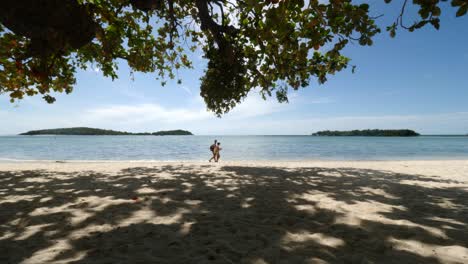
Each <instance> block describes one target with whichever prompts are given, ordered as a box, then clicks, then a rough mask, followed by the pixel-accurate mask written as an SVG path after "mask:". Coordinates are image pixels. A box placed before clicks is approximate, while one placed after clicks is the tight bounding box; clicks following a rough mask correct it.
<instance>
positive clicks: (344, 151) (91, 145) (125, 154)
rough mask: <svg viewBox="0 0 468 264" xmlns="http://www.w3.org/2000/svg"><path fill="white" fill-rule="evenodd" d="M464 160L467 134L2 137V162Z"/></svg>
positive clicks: (0, 157) (467, 157) (467, 152)
mask: <svg viewBox="0 0 468 264" xmlns="http://www.w3.org/2000/svg"><path fill="white" fill-rule="evenodd" d="M214 139H218V140H219V141H220V142H221V147H222V151H221V159H223V160H406V159H468V137H463V136H460V137H455V136H447V137H443V136H420V137H312V136H0V161H9V160H110V161H112V160H163V161H173V160H197V161H199V160H202V161H204V160H208V159H209V158H210V154H211V153H210V151H209V146H210V145H211V144H212V142H213V140H214Z"/></svg>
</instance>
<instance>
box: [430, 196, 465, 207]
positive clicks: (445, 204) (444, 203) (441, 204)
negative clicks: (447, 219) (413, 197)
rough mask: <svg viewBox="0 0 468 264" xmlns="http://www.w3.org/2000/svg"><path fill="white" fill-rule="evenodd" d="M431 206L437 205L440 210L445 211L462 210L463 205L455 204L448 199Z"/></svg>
mask: <svg viewBox="0 0 468 264" xmlns="http://www.w3.org/2000/svg"><path fill="white" fill-rule="evenodd" d="M432 204H433V205H437V206H439V207H441V208H445V209H463V208H464V207H465V205H462V204H456V203H454V202H452V201H451V199H448V198H442V199H441V201H440V202H438V203H432Z"/></svg>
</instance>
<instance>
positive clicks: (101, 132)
mask: <svg viewBox="0 0 468 264" xmlns="http://www.w3.org/2000/svg"><path fill="white" fill-rule="evenodd" d="M20 135H23V136H37V135H69V136H72V135H73V136H191V135H193V134H192V133H191V132H190V131H187V130H181V129H178V130H166V131H158V132H154V133H148V132H144V133H131V132H121V131H115V130H106V129H99V128H90V127H71V128H56V129H42V130H32V131H28V132H26V133H21V134H20Z"/></svg>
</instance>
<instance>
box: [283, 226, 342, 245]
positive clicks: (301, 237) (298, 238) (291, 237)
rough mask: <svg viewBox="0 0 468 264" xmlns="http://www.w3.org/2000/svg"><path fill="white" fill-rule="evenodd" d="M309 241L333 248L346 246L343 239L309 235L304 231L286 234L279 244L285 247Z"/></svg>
mask: <svg viewBox="0 0 468 264" xmlns="http://www.w3.org/2000/svg"><path fill="white" fill-rule="evenodd" d="M310 241H313V242H315V243H317V244H320V245H323V246H327V247H333V248H337V247H341V246H344V245H345V244H346V242H345V241H344V240H343V239H340V238H336V237H332V236H329V235H325V234H323V233H309V232H308V231H306V230H304V231H302V232H300V233H291V232H287V233H286V234H285V235H284V236H283V238H282V239H281V243H282V244H283V245H285V246H289V245H291V244H296V243H306V242H310Z"/></svg>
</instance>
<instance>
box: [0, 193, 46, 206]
mask: <svg viewBox="0 0 468 264" xmlns="http://www.w3.org/2000/svg"><path fill="white" fill-rule="evenodd" d="M39 197H41V196H40V195H32V194H30V195H26V194H25V195H7V196H4V197H2V200H3V201H0V204H3V203H11V202H12V201H14V202H19V201H28V202H32V201H33V200H34V199H37V198H39Z"/></svg>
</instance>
